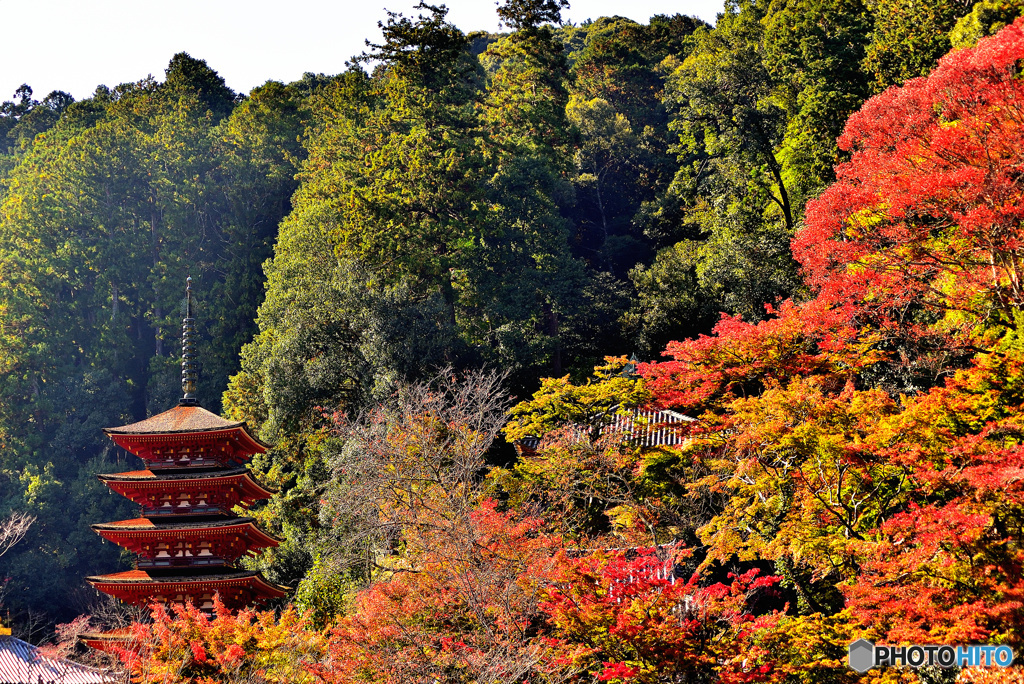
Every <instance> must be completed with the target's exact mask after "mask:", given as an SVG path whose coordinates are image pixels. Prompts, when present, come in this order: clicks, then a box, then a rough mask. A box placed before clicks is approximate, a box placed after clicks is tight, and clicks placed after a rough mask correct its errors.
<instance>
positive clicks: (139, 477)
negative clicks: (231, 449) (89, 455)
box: [96, 467, 275, 498]
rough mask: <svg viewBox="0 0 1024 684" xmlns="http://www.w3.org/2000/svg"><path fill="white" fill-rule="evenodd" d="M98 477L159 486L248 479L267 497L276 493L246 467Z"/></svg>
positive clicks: (112, 480)
mask: <svg viewBox="0 0 1024 684" xmlns="http://www.w3.org/2000/svg"><path fill="white" fill-rule="evenodd" d="M96 477H97V478H98V479H99V480H100V481H101V482H104V483H130V484H141V485H154V486H159V484H160V483H165V482H179V483H184V482H196V483H201V484H203V485H212V484H216V483H217V482H218V481H221V482H239V481H241V480H248V481H249V482H250V483H251V486H252V487H254V488H255V489H256V490H257V491H258V492H259V493H261V494H264V495H266V497H267V498H269V497H270V496H272V495H273V494H275V490H273V489H267V488H266V487H264V486H263V485H261V484H260V483H259V482H257V481H256V478H254V477H253V476H252V472H251V471H250V470H249V469H248V468H245V467H241V468H226V469H217V470H207V471H202V470H195V469H182V470H181V471H179V472H174V471H165V470H160V471H152V470H130V471H128V472H125V473H110V474H100V475H97V476H96Z"/></svg>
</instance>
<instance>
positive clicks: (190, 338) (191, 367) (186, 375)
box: [178, 276, 199, 406]
mask: <svg viewBox="0 0 1024 684" xmlns="http://www.w3.org/2000/svg"><path fill="white" fill-rule="evenodd" d="M195 335H196V319H194V318H192V276H188V277H187V278H186V279H185V318H184V319H183V320H182V321H181V392H182V397H181V401H179V402H178V404H179V405H180V406H198V405H199V400H198V399H196V382H197V381H198V379H199V364H198V363H197V361H196V358H197V355H196V343H195Z"/></svg>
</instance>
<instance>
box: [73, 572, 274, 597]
mask: <svg viewBox="0 0 1024 684" xmlns="http://www.w3.org/2000/svg"><path fill="white" fill-rule="evenodd" d="M85 580H86V581H87V582H88V583H89V584H91V585H93V586H94V587H96V588H97V589H100V590H101V591H103V589H102V585H106V586H108V587H115V586H121V587H126V588H127V587H135V588H139V589H144V590H146V591H149V592H154V593H155V592H157V591H159V590H161V589H165V590H179V589H184V590H188V589H194V588H197V589H207V588H209V589H214V590H216V589H217V587H240V586H244V587H248V588H250V589H253V590H258V593H260V594H262V595H264V596H268V597H271V598H277V597H280V596H284V595H285V594H286V593H287V592H288V587H285V586H281V585H280V584H274V583H273V582H268V581H267V580H266V579H264V578H263V575H261V574H260V573H259V572H256V571H253V570H238V571H235V572H224V573H218V574H207V575H203V574H200V575H171V576H161V575H151V574H150V573H149V572H147V571H146V570H126V571H124V572H115V573H111V574H109V575H93V576H92V577H86V578H85ZM108 593H109V592H108Z"/></svg>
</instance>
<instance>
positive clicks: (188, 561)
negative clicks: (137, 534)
mask: <svg viewBox="0 0 1024 684" xmlns="http://www.w3.org/2000/svg"><path fill="white" fill-rule="evenodd" d="M227 564H228V561H227V560H226V559H224V558H221V557H220V556H172V557H170V558H144V557H142V556H139V560H138V563H137V564H136V565H137V566H138V569H139V570H146V569H149V568H194V567H205V566H208V565H227Z"/></svg>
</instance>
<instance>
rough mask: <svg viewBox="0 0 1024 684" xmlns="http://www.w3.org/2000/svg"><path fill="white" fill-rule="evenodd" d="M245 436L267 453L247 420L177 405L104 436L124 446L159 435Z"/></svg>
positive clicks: (108, 432)
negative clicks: (136, 439)
mask: <svg viewBox="0 0 1024 684" xmlns="http://www.w3.org/2000/svg"><path fill="white" fill-rule="evenodd" d="M218 432H229V433H244V436H245V438H246V439H245V440H244V441H246V442H249V443H251V446H253V447H255V451H258V452H262V451H266V449H267V448H268V446H269V445H267V444H264V443H263V442H262V441H260V440H259V439H258V438H256V437H255V436H254V435H253V434H252V433H251V432H250V431H249V426H248V424H247V423H246V422H245V421H243V420H227V419H225V418H222V417H220V416H218V415H217V414H216V413H213V412H211V411H207V410H206V409H204V408H203V407H202V406H181V405H179V406H175V407H174V408H172V409H170V410H168V411H164V412H163V413H158V414H156V415H155V416H150V417H149V418H146V419H145V420H140V421H138V422H137V423H130V424H128V425H122V426H120V427H112V428H104V429H103V433H104V434H106V435H108V436H110V437H112V438H114V440H115V441H117V442H118V443H120V440H119V439H117V438H121V439H122V440H123V439H125V438H129V439H130V438H133V437H135V438H139V437H147V436H159V435H192V434H202V433H218Z"/></svg>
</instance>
